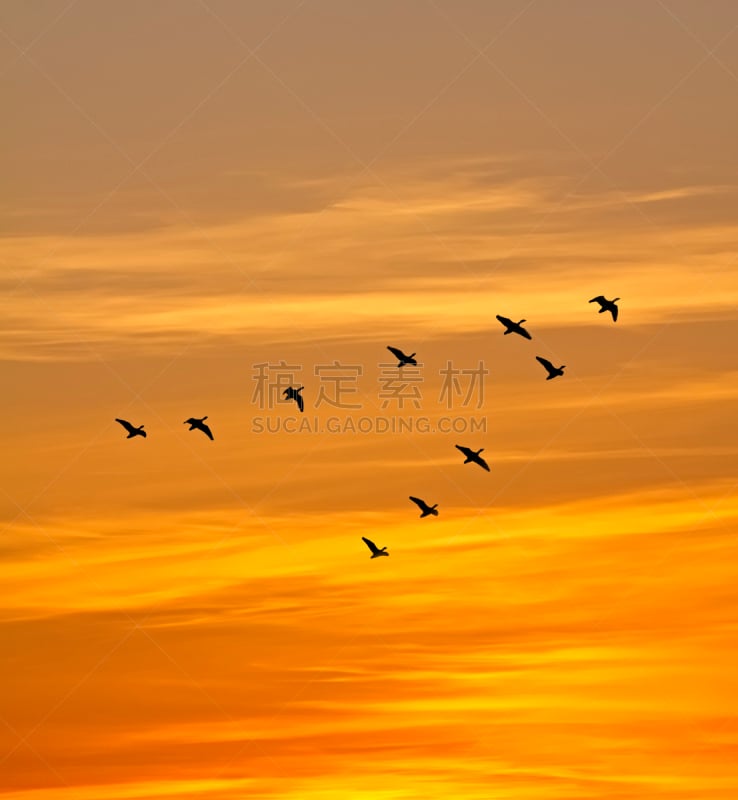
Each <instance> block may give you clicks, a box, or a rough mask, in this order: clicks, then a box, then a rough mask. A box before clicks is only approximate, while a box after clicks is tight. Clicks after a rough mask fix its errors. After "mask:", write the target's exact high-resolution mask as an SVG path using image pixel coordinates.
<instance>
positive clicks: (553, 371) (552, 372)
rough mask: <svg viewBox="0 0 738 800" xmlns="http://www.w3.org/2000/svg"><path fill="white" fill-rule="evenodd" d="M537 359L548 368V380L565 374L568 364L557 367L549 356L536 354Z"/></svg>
mask: <svg viewBox="0 0 738 800" xmlns="http://www.w3.org/2000/svg"><path fill="white" fill-rule="evenodd" d="M536 361H538V362H539V363H540V364H543V366H544V367H545V368H546V372H548V375H547V376H546V380H547V381H550V380H553V379H554V378H558V377H559V376H560V375H563V374H564V369H565V367H566V364H562V365H561V366H560V367H555V366H554V365H553V364H552V363H551V362H550V361H549V360H548V359H547V358H543V357H541V356H536Z"/></svg>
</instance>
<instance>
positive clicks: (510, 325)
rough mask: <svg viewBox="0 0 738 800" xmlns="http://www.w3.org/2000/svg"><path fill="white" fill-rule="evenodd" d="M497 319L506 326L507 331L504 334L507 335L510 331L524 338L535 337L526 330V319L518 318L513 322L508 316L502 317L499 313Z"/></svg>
mask: <svg viewBox="0 0 738 800" xmlns="http://www.w3.org/2000/svg"><path fill="white" fill-rule="evenodd" d="M495 316H496V317H497V319H498V320H499V321H500V322H501V323H502V324H503V325H504V326H505V332H504V333H503V334H502V335H503V336H507V334H508V333H517V334H519V335H520V336H522V337H523V338H524V339H532V338H533V337H532V336H531V335H530V334H529V333H528V331H526V330H525V328H524V327H523V323H524V322H525V320H524V319H521V320H518V321H517V322H513V321H512V320H511V319H508V318H507V317H502V316H500V315H499V314H496V315H495Z"/></svg>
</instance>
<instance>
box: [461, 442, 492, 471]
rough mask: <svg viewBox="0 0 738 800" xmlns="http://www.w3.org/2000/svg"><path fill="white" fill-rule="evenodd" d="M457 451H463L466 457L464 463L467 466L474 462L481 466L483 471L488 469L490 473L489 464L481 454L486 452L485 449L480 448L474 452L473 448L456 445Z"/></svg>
mask: <svg viewBox="0 0 738 800" xmlns="http://www.w3.org/2000/svg"><path fill="white" fill-rule="evenodd" d="M455 447H456V449H457V450H461V452H462V453H463V454H464V455H465V456H466V459H465V461H464V463H465V464H468V463H469V462H471V461H473V462H474V463H475V464H479V466H480V467H481V468H482V469H486V470H487V472H489V464H487V462H486V461H485V460H484V459H483V458H482V456H480V455H479V454H480V453H481V452H482V450H484V448H483V447H480V448H479V450H472V449H471V447H462V445H460V444H457V445H455Z"/></svg>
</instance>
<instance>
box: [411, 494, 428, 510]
mask: <svg viewBox="0 0 738 800" xmlns="http://www.w3.org/2000/svg"><path fill="white" fill-rule="evenodd" d="M410 499H411V500H412V501H413V503H415V505H416V506H418V508H420V510H421V511H425V510H426V509H427V508H428V504H427V503H426V502H425V500H421V499H420V498H419V497H413V496H412V495H410Z"/></svg>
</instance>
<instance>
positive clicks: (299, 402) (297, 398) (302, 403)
mask: <svg viewBox="0 0 738 800" xmlns="http://www.w3.org/2000/svg"><path fill="white" fill-rule="evenodd" d="M294 397H295V401H296V402H297V407H298V408H299V409H300V411H304V410H305V401H304V400H303V399H302V395H301V394H300V393H299V392H295V395H294Z"/></svg>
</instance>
